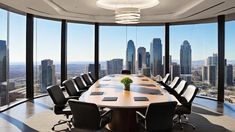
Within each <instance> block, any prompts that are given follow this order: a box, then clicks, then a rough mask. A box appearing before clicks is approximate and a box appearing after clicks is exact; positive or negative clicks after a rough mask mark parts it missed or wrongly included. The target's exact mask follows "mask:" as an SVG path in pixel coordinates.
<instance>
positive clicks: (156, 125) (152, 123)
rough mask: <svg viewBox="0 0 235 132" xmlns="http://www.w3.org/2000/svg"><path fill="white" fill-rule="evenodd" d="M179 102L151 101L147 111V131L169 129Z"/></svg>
mask: <svg viewBox="0 0 235 132" xmlns="http://www.w3.org/2000/svg"><path fill="white" fill-rule="evenodd" d="M176 105H177V102H175V101H174V102H164V103H151V104H150V105H149V107H148V108H147V111H146V115H145V117H146V129H147V131H169V130H171V129H172V127H173V116H174V114H175V112H174V111H175V107H176Z"/></svg>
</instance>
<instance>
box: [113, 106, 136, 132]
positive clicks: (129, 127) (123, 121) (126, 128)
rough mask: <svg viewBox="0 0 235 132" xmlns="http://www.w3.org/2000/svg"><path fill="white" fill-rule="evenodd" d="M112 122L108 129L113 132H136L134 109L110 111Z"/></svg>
mask: <svg viewBox="0 0 235 132" xmlns="http://www.w3.org/2000/svg"><path fill="white" fill-rule="evenodd" d="M112 110H113V113H112V122H111V123H110V124H109V128H110V129H111V130H112V131H114V132H136V130H137V123H136V114H135V111H136V110H135V109H124V108H123V109H122V108H120V109H118V108H117V109H112Z"/></svg>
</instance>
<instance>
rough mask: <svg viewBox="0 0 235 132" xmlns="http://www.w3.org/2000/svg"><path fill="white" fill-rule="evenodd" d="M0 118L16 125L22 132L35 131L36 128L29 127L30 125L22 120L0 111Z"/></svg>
mask: <svg viewBox="0 0 235 132" xmlns="http://www.w3.org/2000/svg"><path fill="white" fill-rule="evenodd" d="M0 118H2V119H3V120H5V121H7V122H8V123H9V124H11V125H14V126H16V127H17V128H18V129H20V130H21V131H22V132H37V130H35V129H33V128H31V127H30V126H28V125H26V124H25V123H24V122H22V121H20V120H17V119H15V118H13V117H11V116H9V115H7V114H4V113H1V114H0Z"/></svg>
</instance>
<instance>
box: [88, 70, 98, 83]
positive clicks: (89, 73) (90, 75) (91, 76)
mask: <svg viewBox="0 0 235 132" xmlns="http://www.w3.org/2000/svg"><path fill="white" fill-rule="evenodd" d="M88 75H89V77H90V78H91V80H92V82H93V83H95V82H96V79H95V78H94V77H93V75H92V74H91V72H88Z"/></svg>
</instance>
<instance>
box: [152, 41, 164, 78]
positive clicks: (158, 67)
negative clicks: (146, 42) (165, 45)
mask: <svg viewBox="0 0 235 132" xmlns="http://www.w3.org/2000/svg"><path fill="white" fill-rule="evenodd" d="M150 56H151V57H150V69H151V74H152V75H153V76H156V75H161V76H162V75H163V68H162V43H161V39H160V38H154V39H153V42H152V43H151V44H150Z"/></svg>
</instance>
